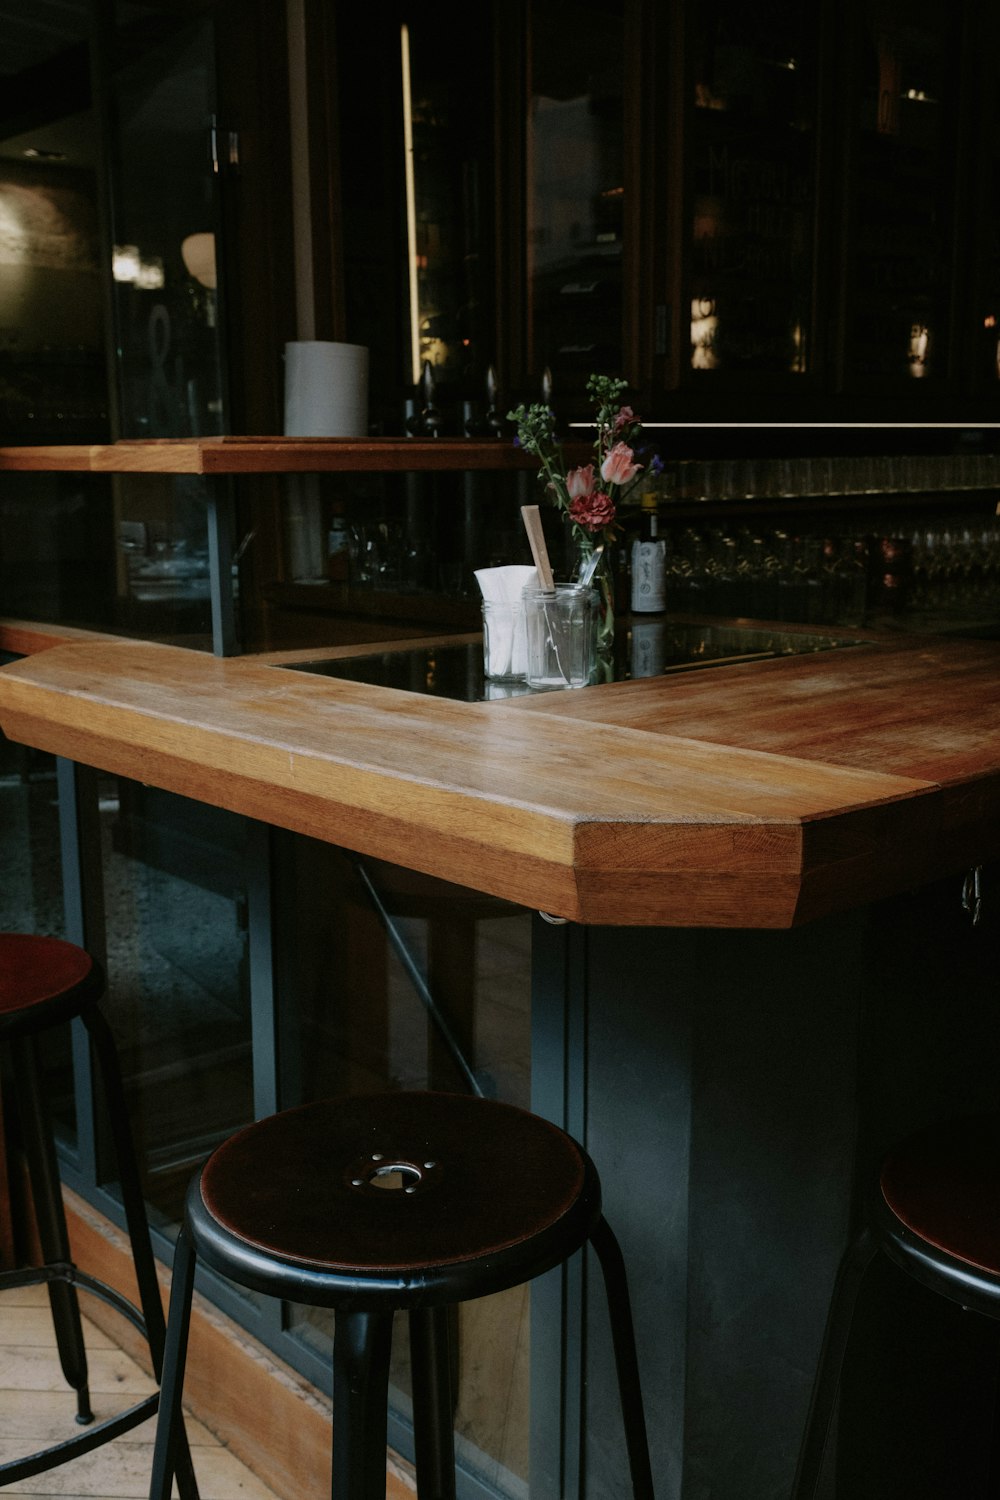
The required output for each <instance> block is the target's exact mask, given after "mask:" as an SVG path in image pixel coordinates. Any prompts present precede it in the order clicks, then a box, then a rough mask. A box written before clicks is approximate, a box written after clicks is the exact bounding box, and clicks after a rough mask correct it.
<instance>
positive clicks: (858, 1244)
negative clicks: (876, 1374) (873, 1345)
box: [792, 1229, 878, 1500]
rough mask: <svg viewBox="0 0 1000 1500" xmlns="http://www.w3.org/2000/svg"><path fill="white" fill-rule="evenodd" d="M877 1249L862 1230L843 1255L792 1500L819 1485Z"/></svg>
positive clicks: (805, 1498)
mask: <svg viewBox="0 0 1000 1500" xmlns="http://www.w3.org/2000/svg"><path fill="white" fill-rule="evenodd" d="M877 1249H878V1246H877V1244H876V1243H875V1240H874V1237H873V1236H872V1234H871V1232H870V1231H869V1230H867V1229H865V1230H863V1231H862V1233H861V1234H860V1235H859V1236H858V1238H857V1239H856V1240H855V1241H854V1243H853V1244H852V1245H849V1246H848V1248H847V1250H846V1251H845V1253H844V1257H843V1259H842V1260H841V1262H840V1267H839V1269H838V1271H837V1280H836V1282H835V1283H834V1288H833V1297H832V1298H831V1301H830V1311H829V1313H828V1314H827V1320H826V1330H825V1332H824V1334H823V1345H822V1348H821V1350H820V1356H819V1364H818V1365H817V1367H816V1380H815V1383H814V1385H813V1389H812V1397H811V1400H810V1402H809V1415H808V1417H807V1418H806V1427H805V1435H804V1437H803V1439H802V1447H801V1449H800V1450H799V1462H798V1467H797V1469H796V1471H795V1483H794V1485H793V1486H792V1500H812V1496H813V1495H814V1494H815V1492H816V1486H817V1484H818V1483H819V1476H820V1469H821V1467H822V1463H823V1453H824V1450H825V1448H826V1441H827V1438H828V1436H829V1433H830V1424H831V1422H832V1421H833V1413H834V1408H835V1407H836V1405H837V1393H838V1391H839V1389H840V1372H841V1369H842V1367H843V1363H844V1354H845V1353H846V1350H847V1341H848V1339H849V1337H850V1333H851V1324H852V1322H853V1321H854V1309H855V1307H856V1305H857V1300H858V1293H859V1292H860V1290H861V1282H862V1280H863V1279H864V1274H865V1271H866V1270H867V1269H868V1267H869V1265H870V1264H871V1262H872V1261H873V1260H874V1258H875V1253H876V1251H877Z"/></svg>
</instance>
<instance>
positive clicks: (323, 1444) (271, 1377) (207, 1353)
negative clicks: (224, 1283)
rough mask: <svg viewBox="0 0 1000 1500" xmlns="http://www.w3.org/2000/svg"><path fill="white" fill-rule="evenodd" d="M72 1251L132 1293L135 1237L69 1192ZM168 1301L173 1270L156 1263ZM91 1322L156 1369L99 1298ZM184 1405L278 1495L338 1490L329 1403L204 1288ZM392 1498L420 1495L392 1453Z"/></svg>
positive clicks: (86, 1266) (91, 1307)
mask: <svg viewBox="0 0 1000 1500" xmlns="http://www.w3.org/2000/svg"><path fill="white" fill-rule="evenodd" d="M64 1197H65V1200H66V1216H67V1221H68V1224H69V1234H70V1245H71V1248H72V1252H73V1259H74V1261H75V1262H76V1264H77V1265H78V1266H79V1267H80V1268H81V1270H84V1271H88V1272H89V1273H90V1274H91V1275H92V1276H98V1277H100V1278H101V1280H102V1281H106V1282H108V1283H109V1285H111V1286H113V1287H115V1288H116V1290H118V1291H119V1292H121V1293H122V1294H123V1295H124V1296H126V1297H128V1298H129V1299H130V1300H133V1301H134V1300H136V1298H137V1289H136V1283H135V1277H134V1274H133V1271H132V1260H131V1256H130V1254H129V1249H128V1239H127V1237H126V1236H125V1235H124V1234H122V1233H121V1232H120V1231H119V1230H118V1229H117V1228H116V1227H115V1226H114V1225H113V1224H111V1223H110V1222H109V1221H108V1220H107V1219H105V1218H104V1216H103V1215H102V1214H99V1213H98V1212H97V1211H96V1210H95V1209H94V1208H92V1207H91V1205H90V1204H89V1203H86V1202H85V1201H84V1200H83V1199H82V1198H80V1197H79V1196H78V1195H77V1194H76V1193H73V1192H70V1191H69V1190H68V1189H65V1190H64ZM157 1270H158V1272H159V1276H160V1285H161V1289H162V1295H163V1301H164V1307H165V1306H166V1302H167V1295H168V1291H169V1285H170V1276H169V1273H168V1272H167V1270H166V1269H165V1268H164V1267H163V1266H158V1267H157ZM85 1312H86V1315H87V1317H88V1318H90V1319H91V1321H92V1322H94V1323H96V1324H97V1325H98V1326H99V1327H101V1328H103V1329H104V1331H105V1332H106V1333H107V1334H108V1335H109V1337H111V1338H113V1339H114V1340H115V1341H116V1342H117V1343H118V1344H120V1345H121V1347H122V1348H123V1349H125V1350H126V1351H127V1352H128V1353H129V1354H130V1355H131V1356H132V1357H133V1358H134V1359H135V1360H136V1361H137V1362H138V1363H139V1364H140V1365H142V1366H143V1367H144V1368H145V1369H147V1370H148V1369H149V1357H148V1353H147V1350H146V1346H145V1344H144V1342H143V1340H142V1338H141V1336H140V1335H139V1333H138V1332H137V1331H136V1330H135V1329H134V1328H132V1327H131V1325H130V1324H127V1323H126V1322H125V1321H124V1319H122V1318H121V1317H120V1316H119V1315H118V1314H117V1313H115V1312H113V1311H112V1310H111V1309H110V1308H109V1307H107V1306H106V1305H105V1304H104V1303H102V1302H100V1301H98V1300H97V1299H96V1298H93V1297H88V1298H87V1299H86V1306H85ZM184 1395H185V1404H186V1405H187V1406H189V1407H190V1410H191V1412H192V1415H194V1416H195V1417H197V1418H198V1420H199V1421H201V1422H203V1423H204V1424H205V1426H206V1427H208V1428H209V1429H210V1430H211V1431H212V1432H214V1433H215V1435H216V1436H217V1437H218V1438H219V1440H220V1441H221V1442H223V1443H224V1444H225V1445H226V1447H227V1448H229V1449H230V1451H231V1452H232V1453H234V1454H235V1455H236V1457H237V1458H239V1459H240V1461H241V1462H242V1463H244V1464H246V1465H247V1467H248V1468H249V1469H251V1470H252V1471H253V1472H254V1473H255V1474H256V1475H257V1476H258V1477H259V1478H260V1479H261V1480H263V1482H264V1483H265V1484H266V1485H268V1486H269V1487H270V1488H271V1489H272V1490H274V1492H275V1494H276V1495H277V1496H278V1497H279V1500H301V1496H302V1495H305V1494H325V1493H327V1492H328V1491H329V1488H330V1402H329V1400H328V1399H327V1398H326V1397H325V1396H324V1395H323V1394H322V1393H321V1392H320V1391H318V1390H317V1389H316V1388H315V1386H312V1385H310V1384H309V1382H308V1381H306V1380H304V1379H303V1378H302V1376H301V1375H299V1374H297V1373H296V1372H295V1371H294V1370H292V1369H290V1368H289V1367H288V1366H287V1365H285V1364H283V1363H282V1361H281V1360H279V1359H277V1358H276V1357H275V1356H274V1355H273V1354H272V1353H271V1351H270V1350H269V1349H265V1348H264V1346H263V1345H262V1344H260V1343H258V1342H257V1340H256V1339H253V1338H251V1337H250V1335H249V1334H248V1333H246V1332H245V1331H244V1330H243V1329H241V1328H239V1327H238V1326H237V1325H236V1324H235V1323H234V1322H233V1321H232V1320H231V1319H229V1318H227V1317H225V1316H224V1315H223V1314H222V1313H220V1312H219V1311H218V1309H217V1308H215V1307H213V1306H212V1305H211V1303H209V1302H207V1301H206V1300H205V1298H204V1297H201V1296H200V1295H198V1294H197V1293H196V1294H195V1299H194V1308H193V1311H192V1315H191V1342H190V1351H189V1356H188V1366H187V1372H186V1378H185V1382H184ZM386 1485H387V1488H386V1500H412V1497H413V1495H414V1494H415V1492H416V1484H415V1481H414V1477H413V1471H412V1468H411V1466H410V1465H409V1464H407V1463H405V1462H404V1460H403V1459H401V1458H399V1457H398V1456H396V1455H394V1454H392V1453H390V1454H389V1455H388V1458H387V1475H386Z"/></svg>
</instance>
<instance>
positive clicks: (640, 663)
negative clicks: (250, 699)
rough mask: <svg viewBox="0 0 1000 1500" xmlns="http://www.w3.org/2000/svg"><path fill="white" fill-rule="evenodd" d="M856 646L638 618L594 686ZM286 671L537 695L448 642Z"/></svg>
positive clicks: (807, 634) (469, 693)
mask: <svg viewBox="0 0 1000 1500" xmlns="http://www.w3.org/2000/svg"><path fill="white" fill-rule="evenodd" d="M857 644H859V642H858V641H857V640H856V639H844V638H842V637H840V636H837V635H832V634H824V633H822V632H813V631H797V630H789V629H785V628H782V627H776V628H771V627H769V626H765V625H742V624H741V625H717V624H704V625H700V624H691V623H689V622H679V621H673V620H670V619H668V618H664V617H662V616H659V617H650V618H648V619H642V618H641V617H639V618H633V619H632V621H631V622H630V623H629V624H628V626H625V625H621V626H620V627H619V630H618V632H617V635H616V638H615V650H614V655H613V658H612V659H610V660H607V661H602V662H600V663H599V664H598V667H597V668H596V671H595V674H594V677H593V681H594V682H595V683H599V682H623V681H626V680H628V679H629V678H637V677H654V676H662V675H665V674H668V673H672V672H684V671H691V670H693V669H696V668H699V667H711V666H727V665H732V664H733V663H736V662H741V661H756V660H766V659H767V658H769V657H775V656H796V655H801V654H803V653H806V652H811V651H827V650H831V649H832V648H834V647H841V646H853V645H857ZM285 665H286V666H287V668H288V670H290V671H294V672H312V673H313V674H315V675H317V676H320V677H336V678H339V679H340V680H342V681H346V682H364V683H368V684H370V685H371V686H373V687H388V688H398V689H402V690H403V691H405V692H410V693H425V694H428V695H430V696H431V697H436V698H453V699H457V700H459V701H460V702H464V703H477V702H480V701H483V700H489V699H495V698H515V697H519V696H521V695H522V694H524V693H530V692H532V691H533V689H531V688H529V687H527V686H526V684H525V683H523V682H488V681H486V679H485V677H484V674H483V648H482V645H481V643H480V642H479V641H473V642H464V641H463V642H456V643H448V642H443V643H441V644H437V645H434V646H419V647H416V646H406V645H400V646H394V647H392V648H391V649H388V650H385V651H377V652H372V653H371V654H370V655H365V656H348V657H337V658H330V657H326V658H324V657H321V656H317V658H316V659H315V660H314V661H304V662H302V661H300V662H289V663H286V664H285Z"/></svg>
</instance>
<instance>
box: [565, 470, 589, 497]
mask: <svg viewBox="0 0 1000 1500" xmlns="http://www.w3.org/2000/svg"><path fill="white" fill-rule="evenodd" d="M593 490H594V465H593V464H581V465H580V467H579V468H578V469H570V471H569V473H568V474H567V475H566V493H567V495H568V496H569V498H570V499H571V500H577V499H579V498H585V497H586V496H587V495H590V494H593Z"/></svg>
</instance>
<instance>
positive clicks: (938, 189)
mask: <svg viewBox="0 0 1000 1500" xmlns="http://www.w3.org/2000/svg"><path fill="white" fill-rule="evenodd" d="M955 46H956V41H955V36H954V18H953V16H952V14H951V13H950V11H949V10H948V8H947V7H943V6H942V7H935V6H921V7H917V8H914V7H913V6H910V5H906V4H903V3H900V0H883V3H880V4H878V5H876V6H873V7H871V8H869V9H867V10H866V11H865V12H864V25H863V27H862V29H861V35H860V40H859V46H858V55H857V59H856V67H855V74H856V76H857V77H858V78H859V79H860V80H861V83H860V86H859V90H858V97H857V100H856V120H857V147H856V154H855V159H854V170H853V171H852V174H851V193H852V199H853V201H852V238H851V245H852V250H853V263H852V265H851V267H850V272H851V278H852V282H851V298H850V308H851V316H850V320H849V323H848V340H847V344H848V360H849V366H850V368H851V370H852V372H853V373H854V374H855V375H858V376H867V377H871V378H876V379H877V378H883V379H884V378H891V379H894V380H897V381H898V380H900V379H904V380H905V379H919V380H927V379H933V378H934V377H935V376H940V375H941V374H942V373H943V371H944V369H945V365H946V361H947V352H948V351H947V348H946V343H947V340H946V339H945V337H944V330H945V329H946V328H947V312H948V307H947V299H948V287H949V265H950V257H951V254H952V247H951V244H950V235H951V224H952V211H953V204H952V195H953V191H954V180H955V173H954V172H953V171H950V170H948V168H947V152H948V150H949V149H950V140H951V133H952V129H953V121H954V113H955V100H954V91H953V88H952V87H951V85H950V79H949V67H948V61H949V59H952V58H953V57H954V55H955Z"/></svg>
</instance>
